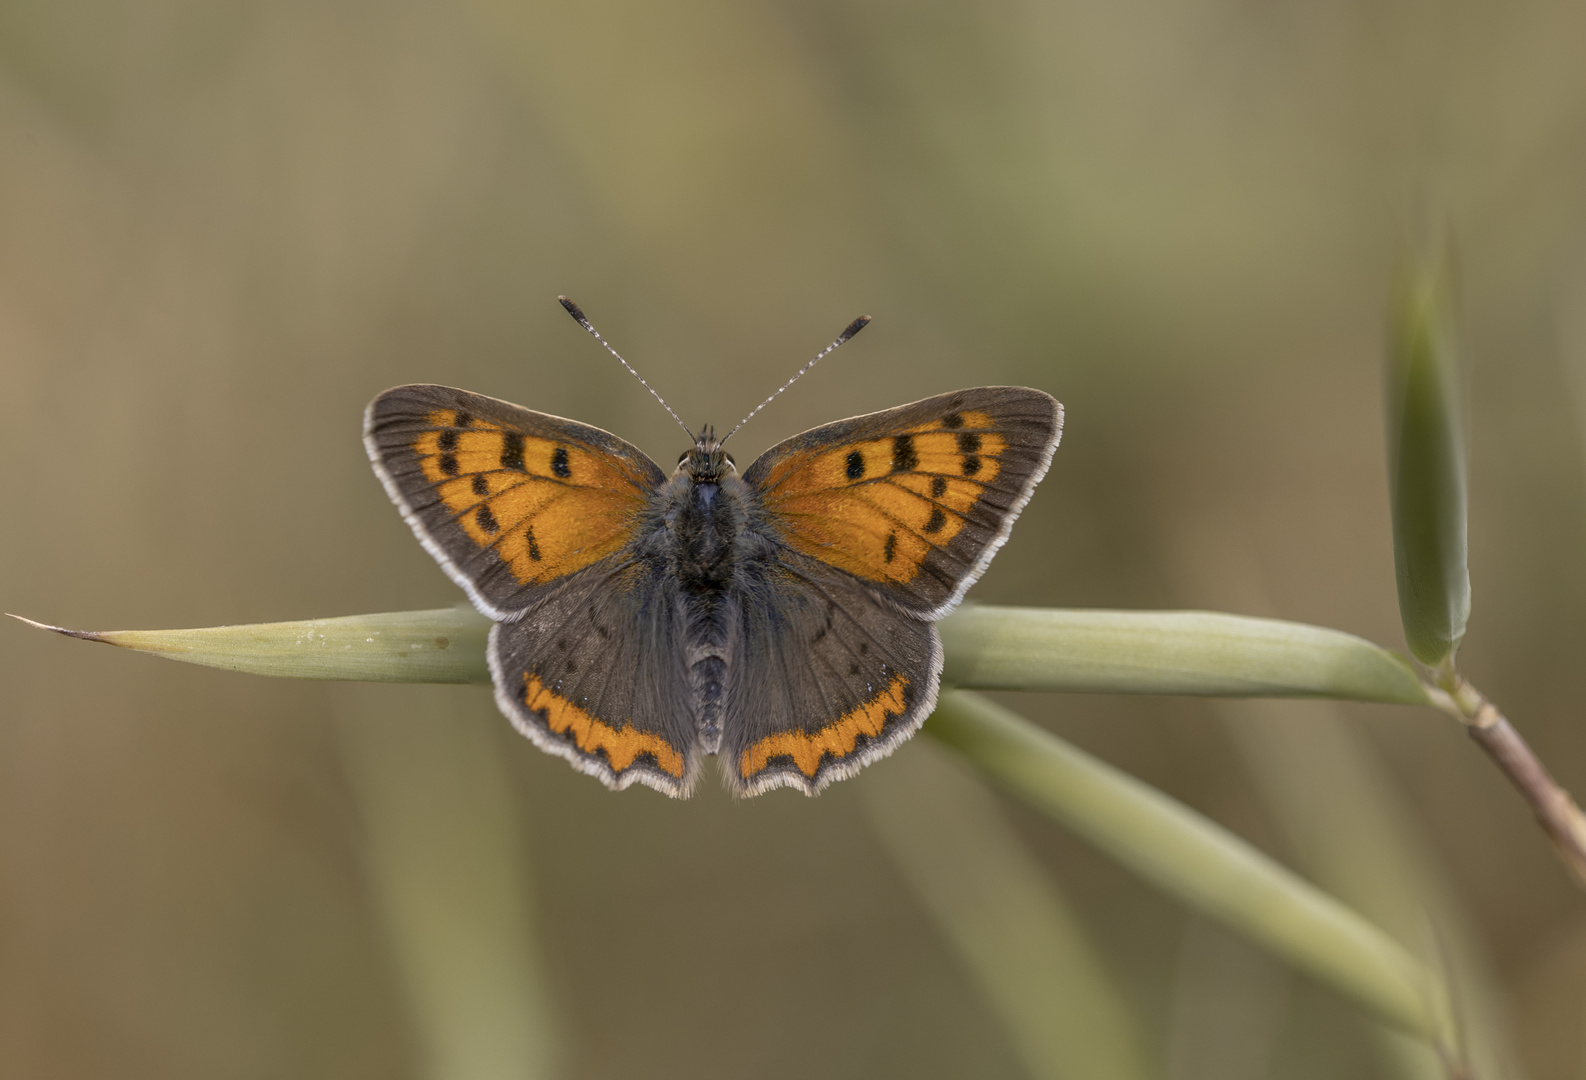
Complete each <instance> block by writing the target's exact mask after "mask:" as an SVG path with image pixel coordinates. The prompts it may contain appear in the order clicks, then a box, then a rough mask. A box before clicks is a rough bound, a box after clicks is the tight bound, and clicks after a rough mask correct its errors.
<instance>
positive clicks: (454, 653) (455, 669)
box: [13, 607, 490, 683]
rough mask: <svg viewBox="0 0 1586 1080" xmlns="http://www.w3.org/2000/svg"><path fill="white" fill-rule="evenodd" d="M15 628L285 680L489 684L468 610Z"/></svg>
mask: <svg viewBox="0 0 1586 1080" xmlns="http://www.w3.org/2000/svg"><path fill="white" fill-rule="evenodd" d="M13 618H21V617H20V616H13ZM22 621H23V622H25V623H28V624H29V625H31V626H37V627H39V628H40V629H42V630H53V631H55V632H56V633H57V634H65V635H66V636H67V637H74V638H81V639H83V640H84V641H102V642H104V643H105V644H107V645H118V646H120V647H121V648H123V649H133V650H136V651H138V652H147V653H153V654H154V655H156V656H163V657H166V658H167V659H170V660H182V661H185V662H187V663H189V664H203V665H204V666H205V667H218V668H225V669H226V670H228V671H245V672H248V673H250V674H254V675H273V676H277V677H279V678H284V679H346V680H352V681H358V682H407V683H488V682H489V681H490V671H489V670H488V669H487V668H486V666H485V639H486V637H487V636H488V635H489V633H490V620H489V619H486V618H485V617H484V616H483V615H480V614H479V613H477V612H475V611H474V610H472V609H471V608H460V607H459V608H437V609H435V610H433V611H393V612H385V613H382V614H379V615H345V616H342V617H340V618H334V619H305V620H303V621H301V622H278V623H253V624H250V625H245V626H209V627H204V628H203V629H199V630H67V629H65V628H64V627H59V626H49V625H47V624H45V623H38V622H34V621H33V620H32V619H22Z"/></svg>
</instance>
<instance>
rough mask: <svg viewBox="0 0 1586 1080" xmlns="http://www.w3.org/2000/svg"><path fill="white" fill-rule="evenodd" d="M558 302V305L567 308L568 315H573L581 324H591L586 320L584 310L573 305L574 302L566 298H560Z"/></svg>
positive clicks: (557, 299)
mask: <svg viewBox="0 0 1586 1080" xmlns="http://www.w3.org/2000/svg"><path fill="white" fill-rule="evenodd" d="M556 301H557V303H559V304H561V305H562V306H563V307H564V308H566V309H567V313H568V314H569V315H571V316H572V317H573V318H575V319H577V320H578V321H579V322H581V323H588V322H589V320H588V319H586V318H584V309H583V308H581V307H579V306H578V305H577V304H575V303H573V301H572V300H570V299H569V298H567V297H565V296H558V297H557V298H556Z"/></svg>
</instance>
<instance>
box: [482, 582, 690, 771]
mask: <svg viewBox="0 0 1586 1080" xmlns="http://www.w3.org/2000/svg"><path fill="white" fill-rule="evenodd" d="M676 592H677V589H676V586H675V584H673V583H671V582H669V581H667V580H666V579H664V578H658V577H656V576H655V575H654V574H653V573H650V572H649V570H648V568H647V567H646V566H645V565H644V564H643V562H642V561H635V560H632V559H629V558H626V557H625V556H624V555H620V554H619V555H614V556H608V557H607V558H605V559H602V560H601V561H600V562H598V563H595V564H594V565H592V566H590V567H588V568H587V569H585V570H583V571H582V572H580V573H578V574H575V575H573V576H572V577H569V578H566V579H564V580H563V581H561V582H558V583H557V584H555V585H552V586H550V587H549V588H548V589H547V590H546V592H545V593H544V594H542V596H541V597H540V598H539V599H538V601H537V602H536V604H535V605H534V607H533V608H532V609H530V610H529V611H528V612H526V613H525V614H524V616H523V617H522V618H521V619H519V620H517V621H516V622H509V623H497V624H496V626H495V627H493V628H492V629H491V631H490V651H489V659H490V674H491V679H492V681H493V682H494V683H495V687H496V702H497V704H498V705H499V706H500V707H501V711H502V712H504V713H505V714H506V715H507V717H508V718H509V719H511V721H512V723H513V725H514V726H515V727H517V729H518V730H519V731H521V732H523V734H525V735H527V736H528V737H529V738H531V739H533V740H534V742H535V744H536V745H538V746H539V747H540V748H541V749H542V750H546V751H548V752H550V753H553V754H557V755H559V756H561V757H564V758H566V759H567V760H568V761H570V762H572V763H573V765H574V766H575V767H576V768H578V769H580V770H581V771H583V772H586V773H589V774H591V775H593V776H596V777H599V778H600V780H601V781H603V782H604V783H605V784H606V786H608V787H612V788H625V787H627V786H628V785H629V784H631V783H634V782H638V783H641V784H645V785H648V786H649V787H653V788H655V789H656V790H658V791H662V792H665V793H666V794H668V795H672V796H674V797H681V796H685V795H687V794H688V792H689V789H690V788H691V787H692V786H693V782H694V780H695V778H696V776H697V775H698V771H699V770H698V765H699V753H698V742H697V739H696V737H695V733H694V724H693V720H692V716H693V712H692V707H691V705H690V701H689V693H688V686H687V682H686V680H685V678H684V669H683V666H682V663H681V661H680V659H679V658H680V656H681V653H682V642H683V640H684V631H685V628H684V609H683V606H682V604H681V603H680V602H679V598H678V597H677V596H676V595H675V594H676Z"/></svg>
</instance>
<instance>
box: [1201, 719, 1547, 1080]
mask: <svg viewBox="0 0 1586 1080" xmlns="http://www.w3.org/2000/svg"><path fill="white" fill-rule="evenodd" d="M1217 711H1218V714H1219V716H1220V717H1221V719H1222V722H1223V728H1224V730H1225V731H1226V732H1227V733H1228V736H1229V738H1230V739H1231V740H1232V742H1233V745H1234V749H1235V751H1236V753H1237V754H1238V755H1239V756H1240V758H1242V759H1243V761H1244V762H1245V764H1246V766H1247V767H1248V770H1247V771H1248V773H1249V776H1250V779H1251V782H1252V783H1253V784H1254V785H1255V788H1256V791H1257V792H1258V794H1259V795H1260V797H1261V800H1262V802H1263V804H1264V805H1265V807H1266V809H1267V811H1268V813H1269V815H1270V819H1271V820H1272V821H1273V822H1274V824H1276V826H1277V827H1278V829H1279V831H1280V833H1281V835H1282V837H1283V839H1284V840H1285V841H1286V843H1285V851H1286V852H1292V853H1293V855H1292V861H1293V863H1294V865H1295V866H1296V868H1297V869H1299V870H1300V871H1301V872H1303V873H1304V874H1305V875H1306V876H1307V877H1308V878H1310V879H1311V880H1312V881H1315V882H1316V884H1317V885H1318V886H1320V887H1321V888H1323V889H1325V890H1327V892H1328V893H1329V894H1330V895H1332V896H1335V897H1337V898H1338V899H1339V900H1341V901H1343V902H1344V903H1346V904H1348V905H1350V906H1351V907H1352V908H1354V909H1355V910H1356V911H1359V912H1360V913H1361V914H1362V915H1364V916H1365V917H1366V918H1368V919H1370V920H1371V921H1372V922H1373V923H1375V924H1376V925H1378V926H1380V927H1382V928H1383V929H1384V930H1386V931H1387V932H1388V933H1390V934H1392V935H1393V936H1394V937H1395V938H1396V939H1397V940H1398V941H1399V942H1401V943H1402V944H1404V945H1405V946H1407V947H1408V948H1410V949H1411V950H1412V951H1415V952H1417V953H1420V954H1422V955H1423V956H1426V955H1429V954H1435V955H1436V960H1434V961H1429V962H1431V963H1432V964H1433V966H1436V967H1438V968H1439V969H1440V970H1441V969H1443V968H1444V967H1445V966H1446V967H1447V971H1445V972H1444V974H1445V977H1446V978H1447V979H1449V980H1451V981H1452V982H1453V985H1454V987H1455V990H1454V992H1453V995H1452V997H1453V1000H1454V1002H1456V1007H1457V1010H1458V1016H1457V1023H1458V1024H1459V1028H1460V1034H1461V1036H1462V1041H1463V1043H1464V1045H1465V1047H1466V1048H1467V1050H1468V1053H1469V1056H1470V1062H1469V1064H1470V1068H1471V1071H1472V1073H1473V1074H1474V1075H1475V1076H1480V1077H1489V1076H1490V1077H1500V1076H1501V1077H1507V1078H1510V1080H1521V1078H1523V1077H1524V1076H1525V1072H1524V1071H1523V1070H1522V1069H1521V1068H1520V1067H1519V1065H1518V1060H1519V1059H1518V1058H1517V1057H1516V1055H1515V1054H1514V1053H1513V1051H1512V1049H1511V1048H1510V1047H1509V1045H1508V1043H1509V1039H1508V1036H1507V1034H1506V1032H1505V1030H1504V1023H1503V1010H1502V1007H1501V1005H1500V1004H1499V1001H1500V998H1499V995H1498V993H1497V991H1496V989H1495V987H1496V985H1497V981H1496V979H1495V977H1494V974H1493V964H1492V961H1491V959H1490V958H1489V957H1488V956H1487V955H1486V948H1485V946H1484V944H1483V942H1482V941H1481V938H1480V936H1479V934H1478V933H1477V931H1476V930H1475V928H1474V920H1473V919H1472V917H1471V915H1470V913H1469V912H1468V911H1467V910H1466V909H1465V908H1464V907H1463V905H1462V904H1461V898H1460V893H1459V890H1458V889H1456V888H1455V887H1454V886H1453V885H1452V884H1451V883H1450V882H1449V880H1448V876H1447V874H1446V872H1445V871H1444V870H1443V869H1442V868H1441V867H1440V866H1439V864H1438V859H1437V852H1436V849H1435V847H1434V845H1433V844H1432V843H1431V841H1430V839H1429V838H1428V837H1427V836H1426V835H1425V826H1424V825H1423V824H1422V823H1421V821H1420V820H1419V818H1418V816H1417V815H1416V813H1415V812H1414V810H1413V809H1412V808H1411V807H1410V806H1407V805H1406V804H1405V802H1404V797H1403V795H1402V794H1401V793H1400V792H1399V791H1398V790H1397V788H1396V786H1395V784H1394V783H1393V779H1392V777H1391V776H1389V775H1388V774H1387V770H1386V768H1385V765H1384V763H1383V761H1382V759H1381V757H1380V753H1379V751H1378V750H1377V749H1376V747H1375V746H1374V745H1373V743H1372V742H1371V740H1369V739H1367V738H1365V737H1363V736H1362V734H1361V733H1359V732H1358V731H1357V730H1356V729H1355V728H1354V727H1353V726H1351V725H1350V724H1349V723H1348V720H1347V717H1346V715H1345V713H1344V710H1342V709H1340V708H1339V707H1338V706H1336V705H1333V704H1331V703H1329V702H1325V701H1282V702H1277V701H1265V702H1258V701H1224V702H1220V703H1218V706H1217ZM1378 1036H1379V1037H1378V1038H1377V1040H1376V1042H1377V1049H1378V1052H1379V1053H1380V1054H1381V1055H1382V1057H1383V1058H1384V1067H1385V1068H1386V1069H1388V1070H1391V1072H1392V1073H1393V1075H1395V1076H1398V1077H1402V1078H1404V1080H1434V1078H1441V1077H1445V1076H1447V1075H1448V1074H1447V1071H1446V1070H1445V1069H1444V1067H1443V1063H1442V1062H1441V1061H1439V1060H1438V1058H1437V1056H1436V1055H1435V1054H1434V1053H1432V1052H1431V1050H1429V1049H1428V1048H1427V1047H1426V1046H1425V1045H1424V1044H1419V1043H1412V1042H1411V1041H1409V1040H1406V1039H1404V1038H1403V1037H1402V1036H1399V1035H1398V1034H1397V1033H1396V1032H1393V1031H1391V1030H1388V1029H1379V1030H1378Z"/></svg>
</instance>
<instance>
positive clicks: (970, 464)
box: [964, 454, 980, 476]
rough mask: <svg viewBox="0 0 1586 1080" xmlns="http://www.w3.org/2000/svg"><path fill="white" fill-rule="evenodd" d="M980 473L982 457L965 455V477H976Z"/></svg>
mask: <svg viewBox="0 0 1586 1080" xmlns="http://www.w3.org/2000/svg"><path fill="white" fill-rule="evenodd" d="M979 471H980V456H979V455H978V454H965V455H964V475H965V476H974V475H975V474H976V473H977V472H979Z"/></svg>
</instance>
